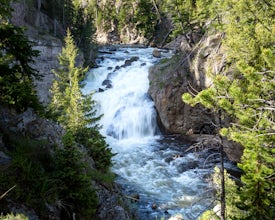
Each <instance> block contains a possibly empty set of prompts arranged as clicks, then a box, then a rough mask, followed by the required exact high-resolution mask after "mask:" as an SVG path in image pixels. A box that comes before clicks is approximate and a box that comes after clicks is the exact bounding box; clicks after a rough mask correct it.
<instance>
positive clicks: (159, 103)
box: [148, 34, 242, 161]
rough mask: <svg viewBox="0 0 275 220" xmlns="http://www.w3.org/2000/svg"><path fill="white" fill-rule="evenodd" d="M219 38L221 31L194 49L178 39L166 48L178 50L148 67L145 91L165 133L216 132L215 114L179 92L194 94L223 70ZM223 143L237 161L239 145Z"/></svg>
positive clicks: (223, 54)
mask: <svg viewBox="0 0 275 220" xmlns="http://www.w3.org/2000/svg"><path fill="white" fill-rule="evenodd" d="M221 38H222V35H220V34H217V35H215V36H209V37H207V38H205V39H202V40H201V42H200V43H199V46H198V47H197V48H195V49H193V50H190V49H189V46H188V45H187V43H186V42H185V41H184V39H183V38H178V39H176V42H175V44H174V45H173V44H170V45H167V46H166V47H167V48H169V49H173V50H175V51H178V50H180V52H178V53H177V54H176V55H175V56H174V57H173V58H172V59H167V60H162V61H161V62H160V63H159V64H157V65H155V66H154V67H152V68H151V69H150V72H149V81H150V86H149V90H148V93H149V95H150V96H151V97H152V99H153V101H154V103H155V107H156V110H157V113H158V122H159V125H160V127H161V129H162V130H163V131H164V132H165V133H178V134H187V135H190V134H215V133H217V130H216V126H215V124H216V125H217V124H218V116H217V115H216V114H215V113H214V112H212V111H211V110H209V109H206V108H204V107H203V106H201V105H196V106H195V107H191V106H189V105H187V104H185V103H184V102H183V101H182V94H183V93H186V92H189V93H193V94H196V93H197V92H198V91H201V90H202V89H204V88H207V87H209V86H210V85H211V83H212V77H213V75H216V74H220V73H222V72H223V69H224V67H225V64H226V57H225V52H224V50H223V48H222V46H221ZM209 72H211V73H212V75H210V74H209ZM226 123H228V122H226ZM226 144H227V145H226V147H225V152H226V153H227V155H228V157H229V159H231V160H232V161H239V160H240V157H241V154H242V148H241V147H240V146H239V145H237V144H236V143H232V142H228V141H226Z"/></svg>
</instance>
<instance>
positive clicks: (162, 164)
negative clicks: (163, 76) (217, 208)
mask: <svg viewBox="0 0 275 220" xmlns="http://www.w3.org/2000/svg"><path fill="white" fill-rule="evenodd" d="M152 51H153V49H152V48H146V49H145V48H143V49H141V48H139V49H138V48H119V49H117V50H116V51H113V52H112V54H109V53H104V54H102V55H101V57H102V59H101V61H100V62H99V67H98V68H95V69H92V70H91V71H90V72H89V73H88V75H87V79H86V81H85V83H86V86H85V88H84V92H85V93H89V92H92V91H98V90H99V88H102V89H104V90H105V86H103V85H102V82H103V81H104V80H105V79H107V78H108V79H110V80H111V84H112V88H109V89H106V90H105V91H104V92H96V93H95V94H94V96H93V98H94V100H95V101H96V102H97V111H98V114H104V115H103V117H102V119H101V121H100V124H101V125H102V126H103V127H102V130H101V132H102V134H103V135H104V136H106V137H107V139H106V140H107V142H108V144H109V145H110V147H111V148H112V151H113V152H114V153H117V155H116V156H115V157H114V158H113V171H114V172H115V173H116V174H117V175H118V179H117V181H118V182H119V183H120V184H121V185H122V186H123V188H124V189H125V193H129V194H131V193H133V194H134V193H138V194H139V196H140V201H139V202H138V204H137V206H138V212H139V214H140V219H142V220H151V219H156V218H158V219H160V218H161V217H165V219H168V217H169V216H170V215H172V214H176V213H181V214H182V215H183V216H184V219H185V220H186V219H196V218H197V216H198V215H199V214H200V213H201V212H202V211H203V210H204V209H205V208H206V207H207V206H208V205H209V200H207V195H206V194H205V192H206V191H207V190H208V184H207V183H205V182H204V181H203V178H202V177H203V175H205V174H207V173H209V169H203V168H202V167H201V166H199V165H197V164H199V162H200V159H199V158H197V157H196V156H195V155H194V154H191V153H189V154H184V153H183V149H184V148H186V146H185V145H184V144H181V143H174V142H171V140H169V142H167V140H165V139H164V138H163V137H162V136H161V135H160V133H159V132H158V128H157V125H156V112H155V109H154V103H153V102H152V101H151V100H150V98H149V97H148V95H147V90H148V87H149V81H148V69H149V67H150V66H152V65H153V64H154V63H156V62H158V61H159V60H158V59H157V58H154V57H153V56H152ZM163 55H164V56H167V57H169V56H171V54H169V53H163ZM135 56H137V57H139V59H138V60H137V61H134V62H132V63H131V65H130V66H127V67H125V68H123V67H122V68H120V69H118V70H115V67H116V66H122V65H123V64H124V62H125V60H127V59H128V60H129V59H130V58H131V57H135ZM109 73H112V74H111V75H109V76H108V74H109ZM178 154H181V157H179V158H176V157H174V156H175V155H178ZM173 157H174V158H173ZM190 164H195V165H194V166H191V167H190ZM202 197H204V199H203V200H202ZM153 204H156V205H157V209H152V208H151V206H152V205H153Z"/></svg>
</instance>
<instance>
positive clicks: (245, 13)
mask: <svg viewBox="0 0 275 220" xmlns="http://www.w3.org/2000/svg"><path fill="white" fill-rule="evenodd" d="M214 2H215V1H214ZM223 7H224V8H223V9H222V10H223V13H224V16H223V20H224V22H223V24H222V30H223V31H224V32H225V34H226V35H225V39H224V42H223V43H224V46H225V48H227V55H228V63H229V66H228V67H230V68H231V74H230V75H228V76H223V75H217V76H215V77H214V85H213V86H212V87H210V88H208V89H206V90H203V91H202V92H200V93H199V94H198V95H197V96H195V97H194V98H193V97H192V96H191V95H190V94H184V95H183V100H184V101H185V102H187V103H189V104H191V105H195V104H196V103H202V104H203V105H205V106H206V107H208V108H216V109H221V110H223V111H225V112H226V113H227V114H229V115H230V116H231V117H232V119H233V120H234V123H232V124H231V126H230V127H228V128H223V129H221V131H220V133H221V134H222V135H224V136H226V137H227V138H229V139H231V140H234V141H236V142H238V143H241V144H242V146H243V147H244V152H243V156H242V158H241V162H240V163H239V165H238V166H239V167H240V168H241V169H242V170H243V172H244V174H243V175H242V177H241V181H242V186H241V187H240V188H238V191H237V193H238V194H239V198H240V201H239V202H236V203H235V204H234V205H235V206H237V207H238V208H239V209H240V210H242V211H241V212H243V213H242V214H244V215H240V216H238V215H236V213H235V214H233V213H227V214H228V219H255V220H256V219H273V218H274V216H275V209H274V207H275V200H274V198H275V184H274V175H275V174H274V168H275V167H274V164H275V155H274V154H275V151H274V142H275V120H274V115H275V101H274V91H275V81H274V78H275V65H274V64H275V62H274V60H275V47H274V43H275V24H274V17H275V13H274V11H275V3H273V2H269V1H260V2H259V1H254V0H243V1H232V0H227V1H224V3H223ZM232 70H233V71H232ZM232 72H233V74H232Z"/></svg>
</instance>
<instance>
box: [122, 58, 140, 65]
mask: <svg viewBox="0 0 275 220" xmlns="http://www.w3.org/2000/svg"><path fill="white" fill-rule="evenodd" d="M138 59H139V57H131V58H130V59H129V60H125V62H124V64H123V65H122V66H121V67H127V66H130V65H131V64H132V63H133V62H135V61H137V60H138Z"/></svg>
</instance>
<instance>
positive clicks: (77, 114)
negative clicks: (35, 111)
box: [50, 29, 92, 131]
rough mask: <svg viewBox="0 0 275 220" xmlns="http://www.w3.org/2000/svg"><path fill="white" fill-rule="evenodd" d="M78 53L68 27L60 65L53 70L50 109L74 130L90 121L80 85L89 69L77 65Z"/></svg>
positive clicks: (58, 118) (60, 120) (62, 122)
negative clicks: (81, 79)
mask: <svg viewBox="0 0 275 220" xmlns="http://www.w3.org/2000/svg"><path fill="white" fill-rule="evenodd" d="M77 53H78V50H77V48H76V46H75V44H74V40H73V38H72V35H71V32H70V31H69V29H68V30H67V36H66V38H65V47H63V48H62V52H61V54H60V56H59V57H58V59H59V63H60V67H59V69H57V70H54V71H53V72H54V74H55V76H56V79H55V80H54V82H53V87H52V90H51V92H52V102H51V104H50V110H51V112H52V113H53V115H54V116H55V118H56V119H57V120H58V121H59V122H60V123H61V124H62V125H63V126H64V127H65V128H66V129H70V130H73V131H76V130H77V128H81V127H83V126H85V125H87V124H88V121H89V120H88V119H86V117H85V112H83V109H84V104H85V103H86V102H85V100H84V99H83V96H82V93H81V91H80V86H79V79H80V77H81V76H83V75H84V73H85V72H86V71H87V69H83V68H81V67H76V64H75V60H76V57H77V55H78V54H77ZM91 107H92V106H91Z"/></svg>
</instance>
